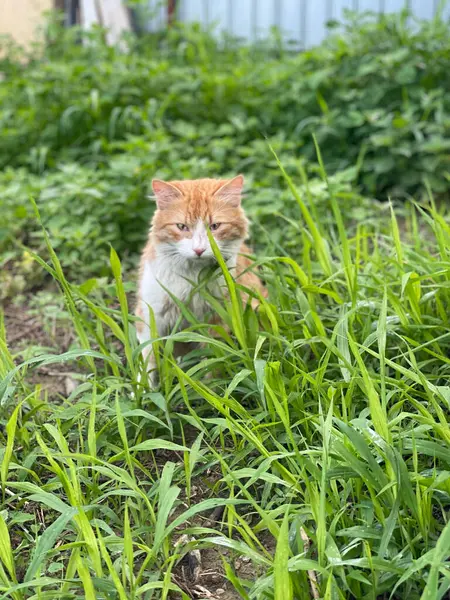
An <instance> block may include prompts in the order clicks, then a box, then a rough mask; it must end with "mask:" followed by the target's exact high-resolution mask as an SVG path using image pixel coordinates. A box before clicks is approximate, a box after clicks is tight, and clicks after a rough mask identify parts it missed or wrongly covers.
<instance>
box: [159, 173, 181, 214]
mask: <svg viewBox="0 0 450 600" xmlns="http://www.w3.org/2000/svg"><path fill="white" fill-rule="evenodd" d="M152 189H153V192H154V194H155V197H156V206H157V207H158V208H159V210H164V209H165V208H168V207H169V206H170V205H171V204H172V202H173V201H174V200H177V199H180V198H181V197H182V193H181V192H180V190H179V189H178V188H176V187H175V186H174V185H172V184H171V183H168V182H167V181H161V179H153V181H152Z"/></svg>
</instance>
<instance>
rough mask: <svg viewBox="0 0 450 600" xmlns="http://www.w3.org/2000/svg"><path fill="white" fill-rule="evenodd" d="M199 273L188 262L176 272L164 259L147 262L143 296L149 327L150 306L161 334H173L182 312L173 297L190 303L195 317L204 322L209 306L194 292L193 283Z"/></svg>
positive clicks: (142, 285) (143, 305) (143, 306)
mask: <svg viewBox="0 0 450 600" xmlns="http://www.w3.org/2000/svg"><path fill="white" fill-rule="evenodd" d="M198 273H199V269H195V268H190V267H189V264H188V263H186V265H185V266H184V267H183V268H181V269H180V268H178V269H177V270H175V269H174V268H173V266H172V265H170V264H169V263H168V261H167V260H165V259H164V258H156V259H154V260H151V261H147V262H146V263H145V265H144V272H143V275H142V280H141V285H140V297H141V302H142V312H143V314H144V315H145V317H144V320H145V322H146V323H147V325H148V323H149V319H148V306H150V307H151V308H152V310H153V312H154V315H155V319H156V325H157V328H158V332H159V334H160V335H167V334H168V333H170V331H171V330H172V328H173V327H174V325H175V324H176V322H177V320H178V318H179V316H180V309H179V307H178V306H177V304H176V302H174V300H173V299H172V298H171V295H173V296H174V297H175V298H178V300H180V301H181V302H182V303H184V304H187V305H188V306H189V308H190V310H191V311H192V312H193V313H194V314H195V316H196V317H197V318H198V319H200V320H201V319H202V317H203V316H204V315H205V314H206V312H207V311H208V305H207V303H206V301H205V300H204V299H203V298H202V296H201V295H200V294H198V293H193V287H192V283H191V282H192V281H196V280H197V278H198ZM169 292H170V293H169Z"/></svg>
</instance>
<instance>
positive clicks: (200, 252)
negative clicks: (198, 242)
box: [194, 248, 206, 256]
mask: <svg viewBox="0 0 450 600" xmlns="http://www.w3.org/2000/svg"><path fill="white" fill-rule="evenodd" d="M205 250H206V248H194V252H195V254H196V255H197V256H201V255H202V254H203V252H204V251H205Z"/></svg>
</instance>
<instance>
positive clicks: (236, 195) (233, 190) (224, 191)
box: [214, 175, 244, 208]
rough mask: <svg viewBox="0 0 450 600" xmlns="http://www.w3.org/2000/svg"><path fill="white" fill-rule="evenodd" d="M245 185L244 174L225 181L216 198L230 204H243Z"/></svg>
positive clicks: (235, 205)
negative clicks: (242, 197)
mask: <svg viewBox="0 0 450 600" xmlns="http://www.w3.org/2000/svg"><path fill="white" fill-rule="evenodd" d="M243 187H244V176H243V175H238V176H237V177H234V178H233V179H230V180H229V181H227V182H226V183H224V184H223V185H222V186H221V187H220V188H219V189H218V190H217V192H216V193H215V194H214V198H217V199H218V200H222V202H226V203H227V204H228V205H229V206H234V207H236V208H237V207H238V206H240V205H241V196H242V188H243Z"/></svg>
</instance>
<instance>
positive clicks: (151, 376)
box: [137, 304, 167, 388]
mask: <svg viewBox="0 0 450 600" xmlns="http://www.w3.org/2000/svg"><path fill="white" fill-rule="evenodd" d="M146 314H147V318H146V316H145V315H146ZM137 315H138V317H139V318H140V319H141V321H140V322H138V326H137V338H138V340H139V343H140V344H144V343H145V342H148V341H149V340H150V339H151V330H150V318H149V317H150V315H149V309H148V307H142V304H141V305H140V306H139V308H138V310H137ZM155 325H156V331H157V333H158V336H163V335H166V333H165V332H166V330H167V326H166V323H165V321H164V319H163V318H161V316H160V315H158V314H155ZM142 357H143V359H144V365H145V369H146V371H147V376H148V381H149V384H150V387H152V388H155V387H157V385H158V381H159V375H158V368H157V363H156V358H155V352H154V350H153V344H148V345H147V346H145V347H144V348H143V349H142ZM140 380H141V377H139V381H140Z"/></svg>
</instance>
